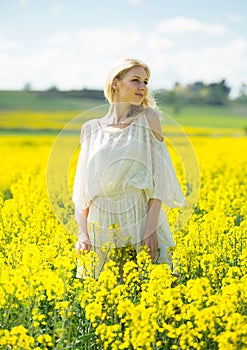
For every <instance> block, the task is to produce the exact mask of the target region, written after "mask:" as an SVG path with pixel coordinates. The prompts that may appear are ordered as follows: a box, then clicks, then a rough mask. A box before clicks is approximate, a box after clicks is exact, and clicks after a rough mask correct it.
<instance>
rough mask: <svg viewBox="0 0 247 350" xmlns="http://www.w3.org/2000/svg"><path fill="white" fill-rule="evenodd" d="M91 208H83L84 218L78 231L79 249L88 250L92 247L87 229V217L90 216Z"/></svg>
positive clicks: (77, 247)
mask: <svg viewBox="0 0 247 350" xmlns="http://www.w3.org/2000/svg"><path fill="white" fill-rule="evenodd" d="M88 212H89V208H86V209H82V211H81V214H82V220H81V224H80V228H79V233H78V241H77V242H76V245H75V249H76V250H77V251H79V250H87V251H88V252H89V251H90V250H91V248H92V244H91V242H90V238H89V235H88V230H87V217H88Z"/></svg>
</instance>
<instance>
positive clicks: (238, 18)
mask: <svg viewBox="0 0 247 350" xmlns="http://www.w3.org/2000/svg"><path fill="white" fill-rule="evenodd" d="M227 19H228V20H229V21H231V22H233V23H240V22H242V21H243V18H242V17H241V16H240V15H236V14H234V13H230V14H229V15H227Z"/></svg>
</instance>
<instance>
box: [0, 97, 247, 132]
mask: <svg viewBox="0 0 247 350" xmlns="http://www.w3.org/2000/svg"><path fill="white" fill-rule="evenodd" d="M159 107H160V109H161V111H162V112H164V113H166V114H167V115H169V116H170V117H171V118H172V119H173V120H175V121H176V122H177V123H178V124H179V125H180V126H182V128H184V130H185V131H186V132H187V133H189V134H200V135H202V134H203V135H209V134H214V135H215V134H224V135H225V134H227V135H229V134H234V135H236V134H237V135H243V134H246V132H247V108H246V106H245V105H237V104H234V103H229V104H228V105H226V106H210V105H185V106H183V107H182V108H181V110H180V112H179V113H178V112H176V111H175V109H174V106H173V105H169V104H167V105H164V104H162V105H159ZM107 108H108V106H107V103H106V101H104V100H93V99H84V98H83V99H82V98H81V99H80V98H72V97H70V96H66V95H65V97H62V96H61V95H59V94H57V95H56V94H49V93H44V92H43V93H38V92H37V93H35V92H32V93H29V92H24V91H16V92H3V91H0V132H1V133H5V134H6V133H24V132H25V133H29V132H32V133H34V132H39V133H58V132H59V131H60V130H61V129H62V128H63V127H65V126H66V125H67V123H69V122H71V121H72V120H75V118H76V117H78V116H79V115H83V116H82V118H80V119H79V120H78V123H76V122H74V124H73V125H71V128H72V129H76V130H78V127H79V126H80V125H79V124H81V122H84V121H86V120H88V119H90V118H95V117H100V116H102V115H103V114H104V112H105V111H106V110H107ZM163 127H164V129H165V127H166V125H163Z"/></svg>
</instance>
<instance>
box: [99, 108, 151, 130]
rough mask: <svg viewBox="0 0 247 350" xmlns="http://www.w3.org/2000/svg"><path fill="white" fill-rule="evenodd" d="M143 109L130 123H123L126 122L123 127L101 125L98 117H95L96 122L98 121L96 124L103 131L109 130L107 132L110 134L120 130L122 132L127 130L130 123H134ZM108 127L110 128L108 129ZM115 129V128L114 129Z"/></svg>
mask: <svg viewBox="0 0 247 350" xmlns="http://www.w3.org/2000/svg"><path fill="white" fill-rule="evenodd" d="M144 111H145V110H143V111H141V112H139V113H138V114H137V115H136V118H135V119H133V120H132V122H130V123H125V124H128V125H127V126H125V127H124V128H115V127H109V126H103V125H102V124H101V123H100V119H101V118H99V119H97V122H98V126H99V127H100V128H101V129H102V130H103V131H106V132H109V133H112V134H120V133H122V132H124V131H125V130H128V129H129V128H130V127H131V125H135V124H136V121H137V120H139V119H140V117H141V115H142V114H143V113H144ZM109 128H111V129H110V130H109ZM114 129H116V130H114Z"/></svg>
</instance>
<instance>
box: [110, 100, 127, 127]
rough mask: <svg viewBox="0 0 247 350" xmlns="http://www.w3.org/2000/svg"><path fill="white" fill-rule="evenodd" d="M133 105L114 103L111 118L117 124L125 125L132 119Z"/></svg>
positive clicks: (111, 108)
mask: <svg viewBox="0 0 247 350" xmlns="http://www.w3.org/2000/svg"><path fill="white" fill-rule="evenodd" d="M131 111H132V105H131V104H130V103H113V104H112V105H111V107H110V111H109V116H111V117H113V120H114V122H115V123H124V122H125V121H126V119H127V118H128V117H130V115H131Z"/></svg>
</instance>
